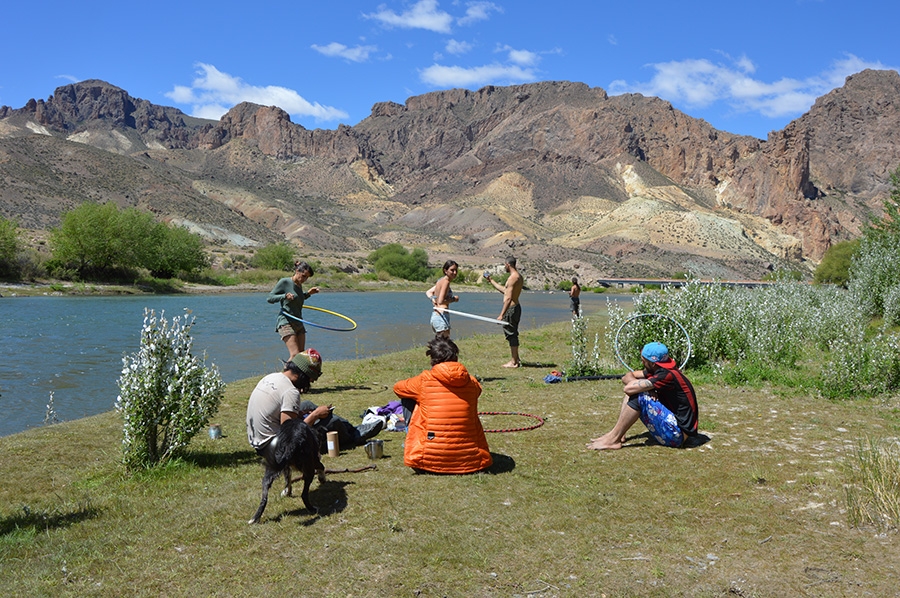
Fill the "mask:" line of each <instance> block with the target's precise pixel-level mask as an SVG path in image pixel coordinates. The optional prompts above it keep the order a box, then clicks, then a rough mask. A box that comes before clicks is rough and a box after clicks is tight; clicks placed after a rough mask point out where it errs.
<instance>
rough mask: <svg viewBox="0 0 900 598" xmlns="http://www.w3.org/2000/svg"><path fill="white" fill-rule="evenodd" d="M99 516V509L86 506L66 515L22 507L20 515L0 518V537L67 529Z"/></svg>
mask: <svg viewBox="0 0 900 598" xmlns="http://www.w3.org/2000/svg"><path fill="white" fill-rule="evenodd" d="M98 515H100V509H97V508H94V507H91V506H88V507H82V508H78V509H75V510H74V511H71V512H68V513H60V512H52V513H48V512H47V511H32V510H31V509H29V508H28V507H27V506H24V507H22V513H21V514H18V515H10V516H9V517H3V518H0V536H7V535H10V534H13V533H16V532H23V531H24V532H45V531H49V530H51V529H60V528H64V527H69V526H70V525H74V524H76V523H81V522H82V521H87V520H88V519H94V518H95V517H97V516H98Z"/></svg>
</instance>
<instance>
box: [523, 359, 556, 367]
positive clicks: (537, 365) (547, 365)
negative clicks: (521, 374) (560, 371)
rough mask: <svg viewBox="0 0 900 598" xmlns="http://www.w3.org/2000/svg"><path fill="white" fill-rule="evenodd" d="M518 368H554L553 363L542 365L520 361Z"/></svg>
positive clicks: (540, 363) (535, 362) (541, 363)
mask: <svg viewBox="0 0 900 598" xmlns="http://www.w3.org/2000/svg"><path fill="white" fill-rule="evenodd" d="M520 367H523V368H555V367H556V364H555V363H550V362H547V363H544V362H541V361H522V362H520Z"/></svg>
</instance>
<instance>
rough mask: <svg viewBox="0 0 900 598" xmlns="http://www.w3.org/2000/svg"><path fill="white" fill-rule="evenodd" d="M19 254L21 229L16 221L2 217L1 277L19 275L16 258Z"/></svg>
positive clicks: (0, 245)
mask: <svg viewBox="0 0 900 598" xmlns="http://www.w3.org/2000/svg"><path fill="white" fill-rule="evenodd" d="M18 254H19V227H18V225H16V223H15V221H13V220H7V219H6V218H4V217H2V216H0V277H2V278H15V277H16V276H17V275H18V267H17V263H16V257H17V256H18Z"/></svg>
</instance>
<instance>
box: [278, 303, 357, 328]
mask: <svg viewBox="0 0 900 598" xmlns="http://www.w3.org/2000/svg"><path fill="white" fill-rule="evenodd" d="M303 309H314V310H316V311H320V312H322V313H326V314H329V315H332V316H337V317H338V318H343V319H344V320H347V321H348V322H350V324H352V326H350V328H335V327H334V326H326V325H324V324H316V323H315V322H310V321H309V320H304V319H303V318H298V317H297V316H294V315H291V314H289V313H288V312H286V311H284V310H283V309H282V310H281V315H283V316H284V317H285V318H288V319H290V320H296V321H297V322H303V323H304V324H306V325H307V326H315V327H316V328H322V329H324V330H333V331H334V332H351V331H353V330H356V322H354V321H353V320H351V319H350V318H348V317H347V316H345V315H344V314H339V313H337V312H336V311H331V310H330V309H323V308H321V307H313V306H312V305H304V306H303Z"/></svg>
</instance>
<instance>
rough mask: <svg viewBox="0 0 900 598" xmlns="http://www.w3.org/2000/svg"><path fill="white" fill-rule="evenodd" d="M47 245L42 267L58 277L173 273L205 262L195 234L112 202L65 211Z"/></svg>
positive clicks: (170, 275) (163, 275)
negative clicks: (47, 255)
mask: <svg viewBox="0 0 900 598" xmlns="http://www.w3.org/2000/svg"><path fill="white" fill-rule="evenodd" d="M50 246H51V249H52V252H53V254H52V255H53V257H52V259H51V260H50V262H49V263H48V264H47V268H48V270H50V271H51V272H53V273H54V274H56V275H58V276H60V277H62V278H69V277H77V278H80V279H82V280H104V279H110V278H117V277H119V276H121V275H123V274H126V273H129V272H133V271H134V270H137V269H141V268H143V269H146V270H149V271H150V274H151V275H152V276H155V277H157V278H173V277H174V276H175V275H176V274H178V273H180V272H185V273H188V274H190V273H194V272H197V271H199V270H201V269H203V268H205V267H207V266H208V265H209V258H208V256H207V255H206V252H205V251H204V249H203V240H202V239H201V238H200V236H199V235H196V234H194V233H191V232H190V231H188V230H187V229H186V228H183V227H180V226H170V225H168V224H165V223H161V222H156V220H155V219H154V217H153V215H152V214H150V213H149V212H142V211H140V210H138V209H135V208H126V209H124V210H120V209H119V208H118V206H116V205H115V204H112V203H105V204H96V203H83V204H81V205H80V206H78V207H77V208H75V209H74V210H71V211H70V212H67V213H65V214H64V215H63V217H62V224H61V225H60V227H59V228H57V229H54V230H53V231H52V233H51V236H50ZM67 274H74V276H67Z"/></svg>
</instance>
